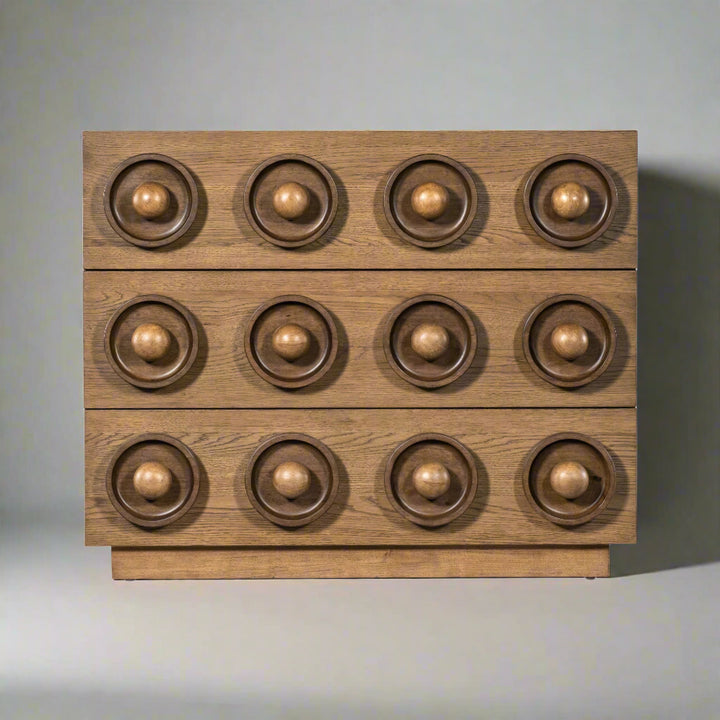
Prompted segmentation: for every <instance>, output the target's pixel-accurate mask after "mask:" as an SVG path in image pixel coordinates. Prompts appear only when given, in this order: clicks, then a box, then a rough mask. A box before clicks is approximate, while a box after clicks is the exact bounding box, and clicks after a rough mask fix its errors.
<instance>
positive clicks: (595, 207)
mask: <svg viewBox="0 0 720 720" xmlns="http://www.w3.org/2000/svg"><path fill="white" fill-rule="evenodd" d="M83 173H84V174H83V244H84V252H83V261H84V267H85V269H86V270H88V271H90V272H86V273H85V278H84V361H85V405H86V423H85V433H86V436H85V453H86V463H85V474H86V494H85V521H86V527H85V529H86V543H87V544H88V545H110V546H112V548H113V549H112V563H113V577H115V578H118V579H119V578H126V579H136V578H137V579H140V578H158V579H160V578H168V579H170V578H244V577H247V578H263V577H266V578H271V577H287V578H291V577H308V578H312V577H346V578H351V577H368V578H371V577H501V576H558V577H560V576H566V577H571V576H580V577H583V576H584V577H597V576H607V575H608V574H609V555H608V547H607V546H608V544H609V543H618V542H622V543H625V542H634V541H635V534H636V497H637V490H636V427H635V423H636V413H635V409H634V405H635V398H636V390H635V386H636V332H637V330H636V317H635V313H636V274H635V272H634V268H635V267H636V260H637V134H636V133H635V132H595V131H591V132H574V131H568V132H544V131H543V132H475V131H472V132H374V131H369V132H89V133H85V134H84V140H83ZM509 270H512V272H508V271H509ZM158 271H164V272H158ZM598 271H601V272H598Z"/></svg>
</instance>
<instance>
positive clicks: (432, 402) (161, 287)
mask: <svg viewBox="0 0 720 720" xmlns="http://www.w3.org/2000/svg"><path fill="white" fill-rule="evenodd" d="M150 288H152V289H154V290H157V291H158V292H161V293H162V294H163V295H166V296H168V297H172V298H174V299H175V300H176V301H178V302H180V303H182V304H183V305H184V306H185V307H187V308H188V310H190V311H191V312H192V314H193V315H194V316H195V317H196V318H197V320H198V322H199V325H200V326H201V328H202V330H203V337H202V338H201V342H200V344H201V349H200V352H199V356H198V361H197V362H196V363H194V365H193V367H192V368H191V369H190V370H189V371H188V373H187V375H186V376H185V377H184V378H183V379H182V381H181V382H179V383H174V384H173V385H172V386H170V387H168V388H166V389H161V390H156V391H153V392H152V393H147V392H140V391H138V390H137V389H136V388H134V387H132V386H130V385H128V384H127V383H125V382H123V381H122V380H121V379H120V378H119V377H118V376H117V375H116V373H115V372H114V371H113V370H112V368H111V367H110V365H109V363H108V361H107V358H106V357H105V352H104V350H103V340H102V337H103V331H104V328H105V325H106V323H107V321H108V318H109V317H110V316H111V315H112V314H113V313H114V312H115V311H116V310H117V308H118V307H119V306H121V305H122V304H123V303H124V302H128V301H130V300H132V299H133V298H134V297H136V296H137V295H142V294H144V293H146V292H147V291H148V289H150ZM579 289H581V290H582V292H583V295H585V296H587V297H590V298H593V299H594V300H596V301H598V302H599V303H600V304H601V305H603V306H604V307H605V308H607V310H608V312H609V313H611V316H612V318H613V322H614V324H615V326H616V327H617V330H618V342H617V350H616V352H615V356H614V358H613V361H612V363H611V364H610V366H609V367H608V369H607V370H606V371H605V372H604V373H603V375H602V377H600V378H598V379H597V380H596V381H594V382H592V383H590V384H588V385H586V386H584V387H581V388H577V389H574V390H565V389H561V388H557V387H554V386H553V385H551V384H550V383H548V382H546V381H545V380H543V379H541V378H540V377H538V375H537V374H536V373H535V372H534V371H533V370H532V368H531V367H530V365H529V364H528V363H527V361H526V360H525V356H524V354H523V349H522V328H523V324H524V322H525V319H526V318H527V316H528V314H529V312H530V311H531V310H532V308H534V307H535V306H536V305H538V304H539V303H540V302H542V301H544V300H546V299H547V298H549V297H553V296H555V295H557V294H568V293H573V292H575V291H577V290H579ZM427 291H432V292H433V293H437V294H441V295H443V296H445V297H449V298H451V299H452V300H454V301H456V302H458V303H460V304H461V305H463V306H464V307H465V308H466V309H467V310H468V311H469V312H471V313H472V315H473V316H474V318H475V320H476V322H477V326H478V329H479V337H478V350H477V353H476V355H475V360H474V362H473V364H472V365H471V367H470V368H469V370H468V371H467V372H466V373H465V375H463V377H462V378H461V379H459V380H457V381H456V382H453V383H451V384H450V385H447V386H446V387H443V388H437V389H433V390H426V389H422V388H418V387H415V386H414V385H412V384H411V383H409V382H407V381H405V380H403V379H402V378H401V377H399V376H398V375H397V374H396V373H395V372H394V371H393V370H392V368H391V367H390V365H389V364H388V363H387V360H386V357H385V354H384V352H383V346H382V337H383V328H384V326H385V322H386V320H387V318H388V317H389V316H390V314H391V313H392V311H393V310H394V309H395V308H396V307H397V306H398V305H400V303H402V302H404V301H405V300H407V299H409V298H412V297H416V296H417V295H420V294H422V293H424V292H427ZM287 292H291V293H297V294H300V295H303V296H306V297H308V298H311V299H312V300H314V301H316V302H318V303H320V304H321V305H322V306H323V307H325V308H327V310H328V311H329V312H330V313H331V315H332V316H333V318H334V319H335V321H336V324H337V328H338V355H337V359H336V360H335V362H334V363H333V364H332V368H331V370H329V371H328V372H327V373H326V375H325V376H324V377H323V378H321V379H320V380H318V381H317V382H314V383H313V384H312V385H310V386H308V387H306V388H301V389H299V390H293V391H292V392H288V391H287V390H283V389H280V388H277V387H274V386H273V385H271V384H270V383H269V382H267V381H266V380H264V379H262V378H261V377H260V376H259V375H258V374H257V373H256V372H255V370H254V369H253V367H252V365H251V363H250V361H249V360H248V358H247V355H246V354H245V352H244V350H243V344H244V335H245V332H246V329H247V327H248V323H249V322H250V319H251V317H252V315H253V313H254V312H255V310H256V308H258V306H259V305H261V304H262V303H263V302H266V301H267V300H269V299H272V298H274V297H277V296H280V295H282V294H285V293H287ZM300 324H301V323H300ZM635 328H636V326H635V273H634V272H623V271H618V272H606V273H602V274H599V273H597V272H578V271H573V272H567V271H565V272H562V271H558V272H542V273H540V272H524V271H520V272H513V273H500V272H471V271H464V272H463V271H452V272H447V271H446V272H441V271H436V272H432V273H427V272H412V273H411V272H402V273H391V272H342V271H335V272H327V271H325V272H309V271H308V272H304V273H300V272H292V273H291V272H282V273H274V272H257V271H256V272H245V273H243V272H205V273H202V272H192V273H191V272H167V273H153V272H131V273H129V272H125V273H120V272H114V273H111V272H92V273H86V276H85V401H86V406H87V407H91V408H92V407H96V408H111V407H138V408H141V407H145V408H151V407H167V408H170V407H197V408H199V407H265V408H268V407H307V406H311V407H322V406H328V405H335V406H337V407H383V406H385V407H418V406H420V407H423V406H424V407H448V406H453V407H511V406H519V407H528V406H541V407H562V406H566V407H567V406H578V407H579V406H585V407H589V406H605V407H612V406H625V407H633V406H634V405H635V337H636V329H635ZM274 329H275V328H273V330H274ZM283 362H284V361H283ZM287 364H291V363H287Z"/></svg>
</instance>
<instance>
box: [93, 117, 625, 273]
mask: <svg viewBox="0 0 720 720" xmlns="http://www.w3.org/2000/svg"><path fill="white" fill-rule="evenodd" d="M83 169H84V175H83V239H84V264H85V268H86V269H213V268H223V269H401V268H415V269H422V268H428V269H430V268H435V269H437V268H443V269H452V268H465V269H468V268H470V269H473V268H477V269H483V268H493V269H506V268H560V269H564V268H614V269H629V268H634V267H635V266H636V258H637V134H636V132H634V131H622V132H569V131H568V132H566V131H562V132H112V133H110V132H88V133H85V135H84V146H83Z"/></svg>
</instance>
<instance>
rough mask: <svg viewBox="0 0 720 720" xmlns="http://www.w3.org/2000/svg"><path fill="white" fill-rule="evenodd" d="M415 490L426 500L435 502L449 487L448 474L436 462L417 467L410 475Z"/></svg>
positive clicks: (443, 467) (445, 469)
mask: <svg viewBox="0 0 720 720" xmlns="http://www.w3.org/2000/svg"><path fill="white" fill-rule="evenodd" d="M412 480H413V485H414V486H415V489H416V490H417V491H418V492H419V493H420V494H421V495H422V496H423V497H424V498H426V499H428V500H435V499H436V498H439V497H440V496H441V495H444V494H445V493H446V492H447V491H448V488H449V487H450V473H449V472H448V469H447V468H446V467H445V466H444V465H442V464H441V463H438V462H429V463H423V464H422V465H418V466H417V467H416V468H415V471H414V472H413V475H412Z"/></svg>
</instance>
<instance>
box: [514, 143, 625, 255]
mask: <svg viewBox="0 0 720 720" xmlns="http://www.w3.org/2000/svg"><path fill="white" fill-rule="evenodd" d="M618 204H619V197H618V188H617V184H616V183H615V181H614V180H613V177H612V175H611V174H610V171H609V170H608V169H607V168H606V167H604V166H603V164H602V162H599V161H598V160H597V159H596V158H592V157H587V156H585V155H580V154H578V153H565V154H563V155H557V156H556V157H553V158H548V159H547V160H545V161H544V162H542V163H540V164H539V165H538V166H537V167H536V168H535V169H534V170H533V172H532V174H531V175H530V177H529V178H528V181H527V183H526V184H525V189H524V191H523V205H524V207H525V215H526V216H527V219H528V221H529V222H530V224H531V225H532V227H533V228H534V229H535V231H536V232H537V233H538V235H540V237H543V238H545V239H546V240H548V241H549V242H551V243H553V244H555V245H558V246H560V247H563V248H567V249H572V248H577V247H581V246H584V245H589V244H590V243H592V242H594V241H595V240H597V239H598V238H599V237H601V236H602V235H603V234H604V233H605V231H606V230H607V229H608V228H609V227H610V225H611V224H612V222H613V219H614V217H615V213H616V212H617V209H618Z"/></svg>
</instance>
